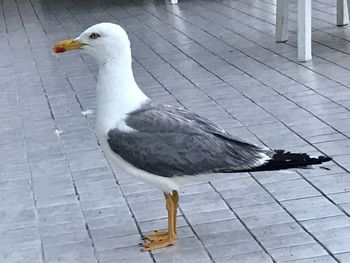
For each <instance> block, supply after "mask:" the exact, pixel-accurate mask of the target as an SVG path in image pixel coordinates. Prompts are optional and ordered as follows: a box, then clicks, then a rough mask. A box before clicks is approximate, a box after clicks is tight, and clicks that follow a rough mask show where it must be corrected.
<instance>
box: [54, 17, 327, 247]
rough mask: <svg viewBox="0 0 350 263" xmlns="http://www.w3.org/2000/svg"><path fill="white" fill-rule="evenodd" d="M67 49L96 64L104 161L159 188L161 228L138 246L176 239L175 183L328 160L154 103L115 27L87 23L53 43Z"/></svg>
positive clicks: (170, 242) (56, 50)
mask: <svg viewBox="0 0 350 263" xmlns="http://www.w3.org/2000/svg"><path fill="white" fill-rule="evenodd" d="M70 50H81V51H83V52H86V53H87V54H89V55H91V56H92V57H94V58H95V59H96V60H97V62H98V67H99V73H98V79H97V87H96V103H97V105H96V119H95V121H96V123H95V129H96V134H97V139H98V141H99V144H100V146H101V148H102V150H103V152H104V153H105V155H106V157H107V158H108V160H109V161H110V163H111V165H112V166H115V167H118V168H121V169H122V170H123V171H125V172H126V173H127V174H129V175H131V176H134V177H135V178H137V179H139V180H141V181H144V182H146V183H149V184H151V185H153V186H155V187H156V188H158V189H160V190H161V191H162V192H163V193H164V197H165V203H166V210H167V213H168V229H166V230H156V231H155V232H153V233H152V234H149V235H145V236H144V238H145V241H144V243H142V244H141V246H142V249H143V250H144V251H148V250H153V249H159V248H163V247H167V246H170V245H173V244H174V243H175V240H176V213H177V207H178V203H179V194H178V191H179V187H180V186H182V185H183V184H186V183H188V182H191V181H192V180H193V179H194V178H200V177H205V175H211V176H213V177H215V176H217V177H219V176H220V174H222V173H235V172H255V171H273V170H282V169H289V168H298V167H301V168H305V167H308V166H310V165H317V164H321V163H323V162H327V161H330V160H331V158H330V157H328V156H318V157H312V156H309V155H308V154H306V153H291V152H287V151H284V150H272V149H269V148H267V147H262V146H257V145H253V144H250V143H248V142H245V141H243V140H241V139H239V138H237V137H235V136H233V135H231V134H230V133H228V132H227V131H225V130H224V129H222V128H221V127H219V126H218V125H216V124H215V123H213V122H211V121H209V120H207V119H206V118H203V117H201V116H199V115H197V114H195V113H193V112H190V111H188V110H186V109H183V108H174V107H171V106H167V105H159V104H156V103H153V102H152V100H151V99H150V98H148V97H147V96H146V95H145V94H144V93H143V92H142V91H141V89H140V88H139V86H138V85H137V83H136V81H135V79H134V75H133V70H132V57H131V48H130V41H129V38H128V35H127V33H126V32H125V30H124V29H123V28H122V27H121V26H119V25H116V24H112V23H100V24H96V25H93V26H91V27H90V28H88V29H86V30H85V31H84V32H83V33H81V34H80V35H79V36H78V37H77V38H74V39H68V40H64V41H60V42H57V43H56V44H55V45H54V46H53V48H52V51H53V52H54V53H63V52H66V51H70ZM232 176H234V175H232Z"/></svg>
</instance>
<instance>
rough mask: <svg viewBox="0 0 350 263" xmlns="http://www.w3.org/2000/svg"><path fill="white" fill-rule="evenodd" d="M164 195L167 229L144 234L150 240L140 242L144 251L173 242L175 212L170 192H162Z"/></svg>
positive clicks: (174, 236) (174, 237) (174, 235)
mask: <svg viewBox="0 0 350 263" xmlns="http://www.w3.org/2000/svg"><path fill="white" fill-rule="evenodd" d="M164 196H165V200H166V209H167V211H168V231H159V232H156V233H155V234H153V235H149V236H146V238H147V239H148V240H149V241H151V242H145V243H143V244H142V246H143V250H144V251H148V250H153V249H158V248H163V247H167V246H171V245H173V244H174V243H175V239H176V233H175V229H174V226H175V220H174V215H175V213H176V212H175V210H176V208H175V205H174V201H173V199H172V196H171V195H170V194H164ZM157 236H158V237H157Z"/></svg>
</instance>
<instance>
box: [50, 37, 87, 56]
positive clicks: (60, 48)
mask: <svg viewBox="0 0 350 263" xmlns="http://www.w3.org/2000/svg"><path fill="white" fill-rule="evenodd" d="M83 45H84V44H83V43H81V42H79V41H78V40H75V39H73V38H71V39H67V40H63V41H60V42H57V43H56V44H55V45H54V46H53V47H52V52H53V53H63V52H66V51H68V50H75V49H80V48H81V47H82V46H83Z"/></svg>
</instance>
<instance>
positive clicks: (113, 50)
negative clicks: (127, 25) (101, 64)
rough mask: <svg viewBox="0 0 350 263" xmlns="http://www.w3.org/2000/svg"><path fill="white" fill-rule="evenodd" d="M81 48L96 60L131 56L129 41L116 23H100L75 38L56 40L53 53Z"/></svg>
mask: <svg viewBox="0 0 350 263" xmlns="http://www.w3.org/2000/svg"><path fill="white" fill-rule="evenodd" d="M69 50H82V51H84V52H86V53H88V54H89V55H91V56H92V57H94V58H96V59H97V60H98V61H105V60H107V59H122V58H125V56H127V58H129V57H130V58H131V51H130V41H129V38H128V35H127V34H126V32H125V30H124V29H123V28H122V27H121V26H119V25H116V24H112V23H100V24H96V25H93V26H91V27H89V28H88V29H86V30H85V31H84V32H83V33H81V34H80V36H78V37H77V38H72V39H67V40H63V41H60V42H57V43H56V44H55V45H54V46H53V47H52V51H53V52H54V53H63V52H66V51H69Z"/></svg>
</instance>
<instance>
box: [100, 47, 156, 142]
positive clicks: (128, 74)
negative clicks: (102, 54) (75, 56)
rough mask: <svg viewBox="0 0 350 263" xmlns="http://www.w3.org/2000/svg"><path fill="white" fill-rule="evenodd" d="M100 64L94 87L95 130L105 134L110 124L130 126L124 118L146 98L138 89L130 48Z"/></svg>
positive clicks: (125, 127) (122, 126) (113, 125)
mask: <svg viewBox="0 0 350 263" xmlns="http://www.w3.org/2000/svg"><path fill="white" fill-rule="evenodd" d="M124 55H125V57H124V58H118V59H117V58H110V59H109V60H106V61H104V62H100V64H99V74H98V80H97V88H96V103H97V107H96V130H97V132H98V134H99V135H103V136H105V134H106V133H108V131H109V130H110V129H112V128H119V129H121V130H126V131H127V130H128V129H130V128H129V127H128V126H126V124H125V122H124V119H125V117H126V115H127V114H128V113H129V112H131V111H133V110H136V109H137V108H139V107H140V106H141V105H142V104H144V103H145V102H146V101H147V100H149V98H148V97H147V96H146V95H145V94H144V93H143V92H142V91H141V90H140V89H139V87H138V85H137V84H136V81H135V79H134V75H133V72H132V67H131V52H129V54H124Z"/></svg>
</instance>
